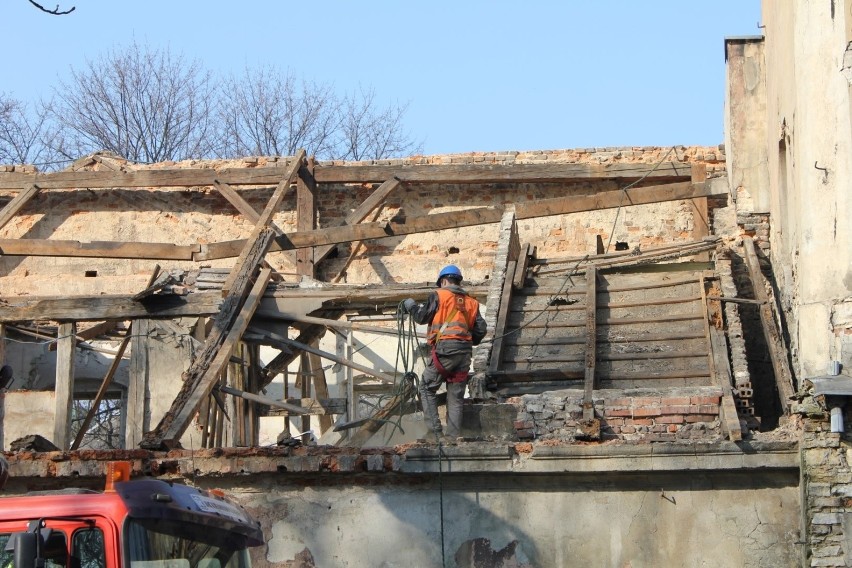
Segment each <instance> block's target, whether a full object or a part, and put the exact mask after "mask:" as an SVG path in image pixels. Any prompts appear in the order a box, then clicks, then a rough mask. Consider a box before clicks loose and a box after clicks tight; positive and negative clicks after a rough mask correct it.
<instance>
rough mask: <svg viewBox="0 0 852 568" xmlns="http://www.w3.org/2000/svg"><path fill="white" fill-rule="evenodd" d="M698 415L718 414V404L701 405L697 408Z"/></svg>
mask: <svg viewBox="0 0 852 568" xmlns="http://www.w3.org/2000/svg"><path fill="white" fill-rule="evenodd" d="M698 413H699V414H719V405H718V404H702V405H701V406H699V407H698Z"/></svg>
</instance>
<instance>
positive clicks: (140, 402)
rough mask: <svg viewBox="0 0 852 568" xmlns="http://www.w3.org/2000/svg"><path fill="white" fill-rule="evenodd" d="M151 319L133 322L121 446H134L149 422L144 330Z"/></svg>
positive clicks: (146, 342) (146, 349)
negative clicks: (125, 411)
mask: <svg viewBox="0 0 852 568" xmlns="http://www.w3.org/2000/svg"><path fill="white" fill-rule="evenodd" d="M150 330H151V322H150V321H148V320H146V319H140V320H137V321H136V322H134V324H133V333H131V334H130V336H131V343H130V365H129V369H128V371H129V373H128V374H129V377H128V383H127V414H126V419H125V424H126V426H125V429H124V447H125V448H135V447H136V446H137V445H138V444H139V442H141V441H142V438H143V436H144V435H145V432H146V431H147V430H148V428H149V427H150V425H151V415H150V412H151V400H150V394H149V388H150V384H149V367H148V334H149V333H150Z"/></svg>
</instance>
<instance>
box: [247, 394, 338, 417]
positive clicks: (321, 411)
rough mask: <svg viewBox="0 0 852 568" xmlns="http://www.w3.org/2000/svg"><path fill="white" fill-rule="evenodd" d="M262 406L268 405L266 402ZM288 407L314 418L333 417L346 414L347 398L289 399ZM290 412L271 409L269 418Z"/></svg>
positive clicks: (268, 412)
mask: <svg viewBox="0 0 852 568" xmlns="http://www.w3.org/2000/svg"><path fill="white" fill-rule="evenodd" d="M258 402H260V404H266V403H265V402H261V401H258ZM284 402H285V403H287V404H288V405H292V406H295V407H296V408H298V409H299V412H300V413H303V414H310V415H312V416H331V415H332V414H346V399H345V398H323V399H316V398H301V399H299V398H288V399H287V400H285V401H284ZM289 414H290V411H288V410H284V409H278V408H274V407H273V408H270V409H269V410H268V411H267V413H266V415H267V416H288V415H289Z"/></svg>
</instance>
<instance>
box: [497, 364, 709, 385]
mask: <svg viewBox="0 0 852 568" xmlns="http://www.w3.org/2000/svg"><path fill="white" fill-rule="evenodd" d="M595 374H596V375H597V379H598V381H599V382H603V381H650V380H680V379H690V378H699V379H708V380H709V379H710V378H711V376H710V372H709V371H708V370H691V369H690V370H682V371H656V372H655V371H636V372H619V373H611V372H609V371H603V370H600V369H599V370H598V371H597V372H596V373H595ZM489 375H490V376H491V377H492V378H493V379H494V380H495V381H496V382H497V383H523V382H539V381H550V380H555V379H563V380H577V381H583V380H584V378H585V370H584V369H583V368H582V367H580V366H578V367H577V368H576V369H566V368H559V369H521V370H511V371H507V370H502V371H498V372H496V373H494V374H490V373H489ZM580 384H582V382H581V383H580Z"/></svg>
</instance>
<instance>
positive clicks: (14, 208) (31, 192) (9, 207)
mask: <svg viewBox="0 0 852 568" xmlns="http://www.w3.org/2000/svg"><path fill="white" fill-rule="evenodd" d="M39 191H41V188H40V187H39V186H38V185H36V184H34V183H31V184H28V185H27V186H26V187H25V188H24V190H23V191H21V192H20V193H18V195H16V196H15V197H14V198H12V200H11V201H9V203H7V204H6V207H4V208H3V209H0V229H2V228H3V227H5V226H6V224H7V223H8V222H9V221H11V220H12V218H13V217H14V216H15V215H17V214H18V212H19V211H20V210H21V209H23V208H24V206H25V205H26V204H27V203H28V202H29V201H30V200H31V199H32V198H33V197H35V196H36V194H37V193H38V192H39Z"/></svg>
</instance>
